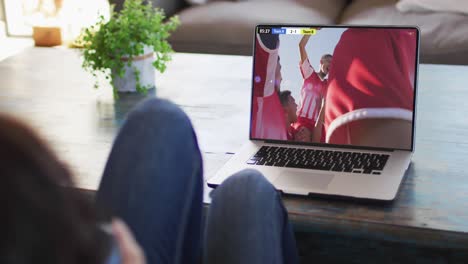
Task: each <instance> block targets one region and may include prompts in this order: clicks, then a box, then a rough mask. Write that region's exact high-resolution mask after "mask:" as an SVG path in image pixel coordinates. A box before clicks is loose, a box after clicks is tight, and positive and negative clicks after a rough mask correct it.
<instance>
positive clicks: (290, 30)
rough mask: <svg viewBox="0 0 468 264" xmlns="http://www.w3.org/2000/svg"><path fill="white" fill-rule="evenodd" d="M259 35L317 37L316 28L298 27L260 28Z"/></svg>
mask: <svg viewBox="0 0 468 264" xmlns="http://www.w3.org/2000/svg"><path fill="white" fill-rule="evenodd" d="M258 33H259V34H273V35H315V34H316V33H317V29H316V28H296V27H287V28H286V27H282V28H274V27H272V28H264V27H261V28H258Z"/></svg>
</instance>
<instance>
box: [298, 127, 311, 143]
mask: <svg viewBox="0 0 468 264" xmlns="http://www.w3.org/2000/svg"><path fill="white" fill-rule="evenodd" d="M310 136H311V133H310V130H309V129H308V128H306V127H300V128H299V129H298V130H297V132H296V134H295V135H294V139H295V140H296V141H300V142H310Z"/></svg>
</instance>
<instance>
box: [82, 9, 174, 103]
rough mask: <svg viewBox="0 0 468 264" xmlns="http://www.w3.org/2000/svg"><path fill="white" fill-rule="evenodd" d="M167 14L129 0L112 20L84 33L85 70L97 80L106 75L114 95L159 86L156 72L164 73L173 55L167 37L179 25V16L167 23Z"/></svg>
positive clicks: (97, 24)
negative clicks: (156, 80) (156, 82)
mask: <svg viewBox="0 0 468 264" xmlns="http://www.w3.org/2000/svg"><path fill="white" fill-rule="evenodd" d="M165 18H166V17H165V15H164V11H163V10H162V9H159V8H153V7H152V6H151V4H144V3H143V1H142V0H126V1H125V3H124V6H123V9H122V10H121V11H120V12H115V11H114V10H113V9H112V11H111V17H110V19H109V21H105V19H104V17H102V16H101V17H100V19H99V20H98V22H97V23H96V24H94V25H92V26H91V27H88V28H86V29H84V30H83V32H82V34H81V36H80V44H81V46H82V54H83V58H84V60H83V65H82V67H83V68H84V69H85V70H87V71H89V72H91V73H92V74H93V76H94V77H95V78H96V83H95V85H94V86H95V88H98V87H99V77H100V76H102V74H103V75H104V78H105V79H106V81H109V82H110V84H111V85H112V87H113V91H114V96H115V97H117V98H118V94H117V92H118V91H121V92H135V91H138V92H142V93H146V92H147V90H148V89H150V88H152V87H154V86H155V69H156V70H158V71H160V72H164V70H165V69H166V62H168V61H169V60H170V59H171V56H170V55H171V53H172V52H173V50H172V48H171V46H170V44H169V43H168V42H167V38H168V37H169V35H170V32H172V31H174V30H175V29H176V28H177V26H178V25H179V23H180V22H179V19H178V17H176V16H174V17H171V18H170V19H168V20H167V21H166V20H165Z"/></svg>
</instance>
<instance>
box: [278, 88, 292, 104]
mask: <svg viewBox="0 0 468 264" xmlns="http://www.w3.org/2000/svg"><path fill="white" fill-rule="evenodd" d="M278 95H279V99H280V102H281V105H282V106H283V107H284V106H286V104H287V103H288V98H289V96H291V91H289V90H284V91H281V92H279V93H278Z"/></svg>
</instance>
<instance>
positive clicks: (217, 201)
mask: <svg viewBox="0 0 468 264" xmlns="http://www.w3.org/2000/svg"><path fill="white" fill-rule="evenodd" d="M202 197H203V168H202V158H201V154H200V150H199V148H198V143H197V139H196V136H195V133H194V131H193V128H192V125H191V123H190V120H189V119H188V117H187V116H186V114H185V113H184V112H183V111H182V110H181V109H179V108H178V107H177V106H175V105H174V104H172V103H170V102H168V101H165V100H161V99H149V100H146V101H144V102H142V103H140V104H139V105H138V106H137V107H136V108H135V109H134V110H132V111H131V113H130V114H129V115H128V117H127V119H126V121H125V122H124V124H123V126H122V128H121V130H120V132H119V134H118V136H117V138H116V139H115V142H114V145H113V147H112V150H111V153H110V156H109V160H108V162H107V164H106V168H105V170H104V174H103V177H102V180H101V183H100V186H99V190H98V192H97V196H96V202H97V205H98V207H99V208H102V209H103V210H105V211H107V212H109V214H112V215H116V216H118V217H120V218H122V219H123V220H124V221H125V222H126V223H127V224H128V225H129V227H130V229H131V230H132V231H133V233H134V235H135V238H136V239H137V241H138V242H139V244H140V245H141V246H142V248H143V250H144V252H145V255H146V258H147V263H149V264H151V263H155V264H156V263H157V264H161V263H199V260H200V258H201V257H202V254H203V255H204V256H203V262H204V263H297V262H298V260H297V259H298V258H297V251H296V246H295V240H294V237H293V233H292V230H291V228H290V225H289V222H288V218H287V213H286V211H285V209H284V207H283V205H282V202H281V199H280V197H279V195H278V193H277V192H276V191H275V189H274V188H273V186H272V185H271V184H270V183H269V182H268V181H267V180H265V178H264V177H263V176H262V175H261V174H260V173H259V172H256V171H253V170H245V171H242V172H239V173H237V174H236V175H233V176H232V177H231V178H229V179H228V180H226V181H225V182H224V183H223V184H222V185H221V186H219V187H218V188H217V189H216V190H215V191H214V192H213V200H212V204H211V206H210V209H209V211H208V215H207V219H206V226H205V234H202V231H201V230H202V224H203V223H202Z"/></svg>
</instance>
